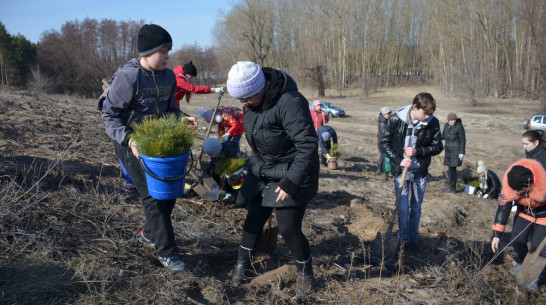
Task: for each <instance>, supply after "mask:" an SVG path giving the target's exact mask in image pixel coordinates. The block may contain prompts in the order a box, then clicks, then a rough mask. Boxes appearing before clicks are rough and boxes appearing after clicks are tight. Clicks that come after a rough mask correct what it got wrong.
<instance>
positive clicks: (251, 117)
mask: <svg viewBox="0 0 546 305" xmlns="http://www.w3.org/2000/svg"><path fill="white" fill-rule="evenodd" d="M227 90H228V92H229V94H230V95H232V96H233V97H235V98H238V99H239V100H240V101H241V103H243V105H244V119H243V125H244V127H245V136H246V139H247V142H248V144H249V145H250V147H251V149H252V157H251V158H249V159H248V160H247V165H248V171H249V173H248V175H247V176H246V177H245V181H244V184H243V187H242V188H241V190H240V195H241V196H242V197H244V199H245V201H246V202H248V214H247V216H246V219H245V223H244V226H243V234H242V239H241V245H240V247H239V249H238V258H237V265H236V266H235V270H234V272H233V277H232V280H233V281H234V282H237V283H239V282H241V281H242V280H244V279H245V277H247V276H248V275H249V272H250V270H251V269H253V268H251V260H252V256H253V254H254V253H255V250H256V247H257V244H258V241H259V238H260V235H261V233H262V229H263V226H264V224H265V222H266V221H267V219H268V218H269V216H270V214H271V212H272V211H273V210H275V215H276V219H277V225H278V227H279V232H280V233H281V235H282V237H283V239H284V240H285V242H286V244H287V245H288V248H289V249H290V252H291V253H292V255H293V256H294V258H295V261H296V262H295V263H296V267H297V270H298V274H299V278H298V287H297V291H296V294H298V295H302V294H304V293H306V292H308V291H309V290H311V288H312V284H313V273H312V264H311V251H310V247H309V242H308V240H307V238H306V237H305V235H304V234H303V232H302V230H301V226H302V220H303V216H304V214H305V209H306V206H307V203H308V202H309V201H311V199H313V197H315V195H316V194H317V191H318V177H319V169H320V165H319V159H318V155H317V143H318V139H317V133H316V132H315V129H314V128H313V121H312V119H311V115H310V113H309V103H308V101H307V100H306V99H305V97H303V95H301V94H300V93H299V92H298V88H297V85H296V83H295V82H294V80H293V79H292V78H291V77H290V76H288V75H287V74H285V73H284V72H281V71H279V70H275V69H272V68H263V69H261V68H260V66H258V65H257V64H255V63H253V62H248V61H246V62H245V61H240V62H238V63H237V64H235V65H233V67H232V68H231V70H230V71H229V74H228V80H227Z"/></svg>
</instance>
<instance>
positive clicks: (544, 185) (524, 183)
mask: <svg viewBox="0 0 546 305" xmlns="http://www.w3.org/2000/svg"><path fill="white" fill-rule="evenodd" d="M512 201H515V203H516V206H517V212H516V216H515V217H514V224H513V227H512V236H511V237H510V244H511V245H512V247H513V248H514V252H515V254H516V255H515V256H514V261H515V263H516V264H515V265H514V267H513V268H512V269H510V273H511V274H512V275H517V274H518V272H519V269H520V268H521V264H522V262H523V260H524V259H525V256H527V253H528V252H535V251H543V249H537V248H538V245H539V244H540V242H541V241H542V239H543V238H544V237H546V171H545V170H544V168H543V167H542V165H541V164H540V163H539V162H538V161H536V160H533V159H522V160H519V161H518V162H516V163H514V164H512V165H511V166H510V168H508V170H507V171H506V174H504V179H503V183H502V191H501V198H500V200H499V206H498V207H497V213H496V215H495V221H494V224H493V228H492V229H493V239H492V241H491V249H492V250H493V252H497V251H498V250H499V241H500V235H501V233H503V232H504V229H505V226H506V223H507V222H508V218H509V216H510V210H511V208H512V204H510V203H511V202H512ZM528 241H530V242H531V243H530V247H529V248H528V246H527V243H528ZM542 256H544V252H543V253H542ZM539 278H540V277H539ZM539 278H537V279H536V280H535V281H534V282H533V283H531V284H529V285H528V286H527V288H528V289H530V290H534V291H536V290H538V282H539Z"/></svg>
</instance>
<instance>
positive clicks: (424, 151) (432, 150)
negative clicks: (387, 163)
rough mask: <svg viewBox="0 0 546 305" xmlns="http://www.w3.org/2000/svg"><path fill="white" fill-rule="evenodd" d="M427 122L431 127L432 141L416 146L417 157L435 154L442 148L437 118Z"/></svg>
mask: <svg viewBox="0 0 546 305" xmlns="http://www.w3.org/2000/svg"><path fill="white" fill-rule="evenodd" d="M429 124H430V125H431V128H432V130H431V132H432V142H431V143H430V145H427V146H420V147H416V149H417V156H419V157H426V156H435V155H437V154H439V153H441V152H442V150H444V145H443V144H442V133H441V132H440V124H439V122H438V119H436V118H434V119H433V120H432V121H431V122H430V123H429ZM400 161H402V160H400Z"/></svg>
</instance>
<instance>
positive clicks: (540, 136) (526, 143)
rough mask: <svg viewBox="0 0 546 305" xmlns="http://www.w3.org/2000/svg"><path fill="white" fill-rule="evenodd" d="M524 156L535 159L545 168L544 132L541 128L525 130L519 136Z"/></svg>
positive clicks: (545, 135)
mask: <svg viewBox="0 0 546 305" xmlns="http://www.w3.org/2000/svg"><path fill="white" fill-rule="evenodd" d="M521 142H522V144H523V149H525V157H526V158H527V159H534V160H537V161H538V162H539V163H540V164H542V167H544V169H546V133H545V132H544V131H541V130H527V131H526V132H524V133H523V135H522V136H521Z"/></svg>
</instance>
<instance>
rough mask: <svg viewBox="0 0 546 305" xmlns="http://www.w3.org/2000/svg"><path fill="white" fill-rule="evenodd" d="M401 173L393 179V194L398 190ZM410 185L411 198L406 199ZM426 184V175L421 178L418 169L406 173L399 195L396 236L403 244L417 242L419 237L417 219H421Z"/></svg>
mask: <svg viewBox="0 0 546 305" xmlns="http://www.w3.org/2000/svg"><path fill="white" fill-rule="evenodd" d="M400 179H402V174H400V175H398V177H396V179H395V180H394V191H395V194H396V193H397V192H398V186H399V185H400ZM410 185H411V199H410V200H408V191H409V187H410ZM426 186H427V177H423V178H421V173H420V171H419V170H417V171H414V172H410V171H408V173H407V175H406V181H405V182H404V187H403V189H402V195H401V196H400V202H399V204H398V226H399V228H400V231H399V232H398V238H400V240H401V241H402V242H403V243H404V244H410V243H413V244H415V243H417V240H418V239H419V221H420V220H421V204H422V203H423V196H424V195H425V189H426Z"/></svg>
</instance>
